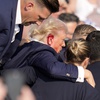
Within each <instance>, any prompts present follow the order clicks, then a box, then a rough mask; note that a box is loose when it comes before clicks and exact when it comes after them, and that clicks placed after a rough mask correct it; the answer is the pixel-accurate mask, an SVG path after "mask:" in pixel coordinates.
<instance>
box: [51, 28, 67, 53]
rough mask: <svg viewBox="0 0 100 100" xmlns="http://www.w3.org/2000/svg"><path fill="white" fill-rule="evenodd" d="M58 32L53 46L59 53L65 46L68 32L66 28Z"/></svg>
mask: <svg viewBox="0 0 100 100" xmlns="http://www.w3.org/2000/svg"><path fill="white" fill-rule="evenodd" d="M56 32H57V33H58V34H57V35H56V36H54V38H53V41H52V44H51V47H52V48H53V49H54V50H55V51H56V52H57V53H59V52H60V51H61V50H62V47H65V39H66V32H65V31H64V30H58V31H56Z"/></svg>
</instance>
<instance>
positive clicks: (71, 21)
mask: <svg viewBox="0 0 100 100" xmlns="http://www.w3.org/2000/svg"><path fill="white" fill-rule="evenodd" d="M58 18H59V19H60V20H61V21H63V22H64V23H65V25H66V26H67V29H68V34H67V38H68V39H72V37H73V33H74V30H75V28H76V27H77V25H78V23H79V18H78V17H77V16H76V15H75V14H71V13H62V14H60V15H59V16H58Z"/></svg>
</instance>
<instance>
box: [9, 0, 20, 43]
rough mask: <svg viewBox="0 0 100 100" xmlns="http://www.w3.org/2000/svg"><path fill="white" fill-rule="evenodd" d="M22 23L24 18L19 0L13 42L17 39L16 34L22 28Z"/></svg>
mask: <svg viewBox="0 0 100 100" xmlns="http://www.w3.org/2000/svg"><path fill="white" fill-rule="evenodd" d="M21 23H22V19H21V10H20V0H18V4H17V11H16V20H15V29H14V35H13V37H12V41H11V42H13V41H14V40H15V36H16V34H17V33H18V32H19V31H20V28H19V26H18V24H21Z"/></svg>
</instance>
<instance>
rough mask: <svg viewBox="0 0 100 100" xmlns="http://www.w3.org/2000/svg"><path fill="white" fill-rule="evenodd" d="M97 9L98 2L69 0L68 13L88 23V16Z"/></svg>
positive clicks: (94, 0)
mask: <svg viewBox="0 0 100 100" xmlns="http://www.w3.org/2000/svg"><path fill="white" fill-rule="evenodd" d="M96 7H97V0H69V6H68V11H69V12H72V13H75V14H76V15H77V16H78V17H79V18H80V20H81V21H86V19H87V16H88V15H89V14H90V13H91V12H92V11H93V10H94V8H96ZM87 8H88V9H87Z"/></svg>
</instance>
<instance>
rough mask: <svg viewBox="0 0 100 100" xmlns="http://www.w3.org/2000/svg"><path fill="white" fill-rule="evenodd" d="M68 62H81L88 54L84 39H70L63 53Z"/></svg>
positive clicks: (88, 49)
mask: <svg viewBox="0 0 100 100" xmlns="http://www.w3.org/2000/svg"><path fill="white" fill-rule="evenodd" d="M65 56H66V57H67V61H68V62H69V63H78V64H81V63H82V62H83V61H84V60H85V58H86V57H89V56H90V48H89V45H88V43H87V42H86V41H85V40H84V39H77V40H70V41H69V42H68V44H67V50H66V53H65Z"/></svg>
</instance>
